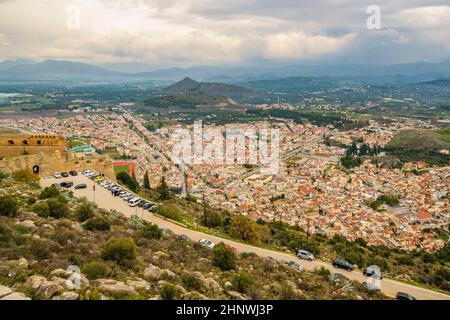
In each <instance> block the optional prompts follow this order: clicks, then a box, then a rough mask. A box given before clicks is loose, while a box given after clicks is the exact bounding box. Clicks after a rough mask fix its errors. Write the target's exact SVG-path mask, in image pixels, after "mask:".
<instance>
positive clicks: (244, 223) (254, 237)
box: [228, 216, 259, 244]
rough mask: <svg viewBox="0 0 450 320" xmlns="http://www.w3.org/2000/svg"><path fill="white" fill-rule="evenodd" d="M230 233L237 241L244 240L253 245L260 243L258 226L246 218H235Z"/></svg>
mask: <svg viewBox="0 0 450 320" xmlns="http://www.w3.org/2000/svg"><path fill="white" fill-rule="evenodd" d="M228 233H229V234H230V236H232V237H233V238H235V239H239V240H243V241H246V242H249V243H251V244H258V243H259V230H258V226H257V224H256V223H255V222H253V221H251V220H250V219H248V218H246V217H244V216H236V217H234V218H233V220H232V222H231V225H230V227H229V229H228Z"/></svg>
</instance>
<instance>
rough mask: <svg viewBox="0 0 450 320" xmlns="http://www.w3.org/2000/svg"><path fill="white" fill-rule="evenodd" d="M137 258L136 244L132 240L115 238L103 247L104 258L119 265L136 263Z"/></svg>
mask: <svg viewBox="0 0 450 320" xmlns="http://www.w3.org/2000/svg"><path fill="white" fill-rule="evenodd" d="M136 256H137V250H136V244H135V243H134V240H133V239H132V238H113V239H110V240H109V241H108V243H107V244H106V245H105V246H104V247H103V250H102V258H103V259H104V260H112V261H115V262H117V263H119V264H127V263H128V262H131V261H134V260H135V259H136Z"/></svg>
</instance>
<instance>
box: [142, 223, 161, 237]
mask: <svg viewBox="0 0 450 320" xmlns="http://www.w3.org/2000/svg"><path fill="white" fill-rule="evenodd" d="M139 234H140V235H141V236H142V237H144V238H147V239H161V237H162V231H161V229H159V228H158V226H157V225H155V224H153V223H146V224H145V225H144V226H143V227H142V228H141V229H140V230H139Z"/></svg>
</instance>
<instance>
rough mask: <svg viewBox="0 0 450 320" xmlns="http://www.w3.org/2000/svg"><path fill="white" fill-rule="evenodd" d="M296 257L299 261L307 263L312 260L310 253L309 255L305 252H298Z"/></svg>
mask: <svg viewBox="0 0 450 320" xmlns="http://www.w3.org/2000/svg"><path fill="white" fill-rule="evenodd" d="M297 257H298V258H299V259H303V260H308V261H313V260H314V256H313V255H312V253H310V252H308V251H306V250H299V251H298V253H297Z"/></svg>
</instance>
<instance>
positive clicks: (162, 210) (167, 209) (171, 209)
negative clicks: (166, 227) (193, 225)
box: [157, 203, 181, 221]
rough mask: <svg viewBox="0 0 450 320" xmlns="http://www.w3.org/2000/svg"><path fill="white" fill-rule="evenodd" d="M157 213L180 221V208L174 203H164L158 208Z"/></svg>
mask: <svg viewBox="0 0 450 320" xmlns="http://www.w3.org/2000/svg"><path fill="white" fill-rule="evenodd" d="M157 213H158V214H160V215H162V216H163V217H166V218H167V219H171V220H175V221H181V216H180V209H179V208H178V207H177V206H176V205H175V204H171V203H169V204H164V205H163V206H161V207H159V208H158V211H157Z"/></svg>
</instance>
